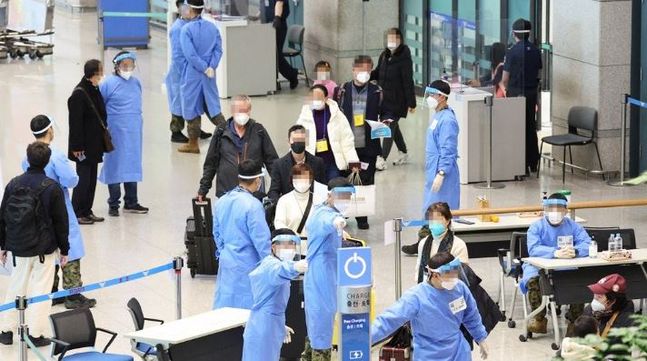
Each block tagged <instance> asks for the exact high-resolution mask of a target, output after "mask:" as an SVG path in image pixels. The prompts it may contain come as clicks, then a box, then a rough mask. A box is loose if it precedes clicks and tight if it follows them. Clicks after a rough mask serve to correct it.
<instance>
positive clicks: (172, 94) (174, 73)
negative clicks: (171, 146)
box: [164, 0, 211, 143]
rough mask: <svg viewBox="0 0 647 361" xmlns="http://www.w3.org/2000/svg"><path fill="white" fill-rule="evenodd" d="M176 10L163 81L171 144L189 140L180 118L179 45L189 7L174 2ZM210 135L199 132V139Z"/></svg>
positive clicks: (183, 61)
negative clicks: (168, 63)
mask: <svg viewBox="0 0 647 361" xmlns="http://www.w3.org/2000/svg"><path fill="white" fill-rule="evenodd" d="M175 4H176V6H177V9H178V17H177V19H175V21H174V22H173V25H172V26H171V29H170V30H169V33H168V36H169V45H170V47H171V64H170V65H169V69H168V73H167V74H166V78H165V80H164V82H165V84H166V95H167V97H168V105H169V111H170V112H171V125H170V129H171V142H173V143H188V142H189V138H187V137H186V136H185V135H184V134H182V129H184V118H183V117H182V98H181V97H180V81H181V80H182V71H183V70H184V67H185V66H186V58H185V57H184V53H183V52H182V46H181V45H180V32H181V31H182V27H183V26H184V25H186V23H187V20H186V18H187V17H188V16H189V15H188V11H189V6H188V5H185V4H184V0H177V1H176V2H175ZM210 136H211V133H207V132H204V131H200V138H201V139H207V138H209V137H210Z"/></svg>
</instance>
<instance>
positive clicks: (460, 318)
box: [371, 281, 487, 361]
mask: <svg viewBox="0 0 647 361" xmlns="http://www.w3.org/2000/svg"><path fill="white" fill-rule="evenodd" d="M461 297H462V298H463V299H464V300H465V305H466V307H465V309H464V310H462V311H458V310H457V312H456V313H454V312H453V311H452V309H451V307H450V304H451V303H452V302H454V301H456V300H460V298H461ZM406 322H411V331H412V333H413V358H412V360H433V361H471V360H472V352H471V350H470V346H469V344H468V343H467V341H466V340H465V337H464V336H463V333H462V332H461V330H460V327H461V324H462V325H465V328H466V329H467V330H468V331H469V333H470V334H471V335H472V337H473V338H474V340H476V342H477V343H478V342H481V341H483V340H485V338H486V337H487V332H486V330H485V327H484V326H483V322H482V321H481V316H480V314H479V312H478V308H477V306H476V301H474V297H472V294H471V292H470V290H469V288H467V286H466V285H465V284H464V283H463V282H462V281H460V282H458V284H457V285H456V287H455V288H454V289H453V290H451V291H448V290H444V289H442V290H440V289H436V288H434V287H433V286H432V285H430V284H429V283H428V282H423V283H420V284H418V285H417V286H414V287H413V288H411V289H410V290H408V291H407V292H406V293H405V294H404V295H403V296H402V298H400V299H399V300H398V301H397V302H396V303H395V304H394V305H393V306H391V307H389V308H388V309H387V310H386V311H384V313H382V314H381V315H380V316H378V317H377V318H376V319H375V321H373V324H372V325H371V342H372V343H376V342H380V341H382V340H384V339H385V338H387V337H389V336H390V335H391V334H393V333H394V332H395V331H396V330H397V329H398V328H399V327H400V326H402V325H404V324H405V323H406Z"/></svg>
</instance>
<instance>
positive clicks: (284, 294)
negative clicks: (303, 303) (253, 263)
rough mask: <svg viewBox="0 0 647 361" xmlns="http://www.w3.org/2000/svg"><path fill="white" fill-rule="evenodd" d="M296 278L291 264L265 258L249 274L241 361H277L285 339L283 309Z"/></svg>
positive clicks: (273, 257)
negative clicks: (248, 305) (250, 295)
mask: <svg viewBox="0 0 647 361" xmlns="http://www.w3.org/2000/svg"><path fill="white" fill-rule="evenodd" d="M297 276H299V272H298V271H297V270H295V269H294V262H292V261H283V262H282V261H281V260H280V259H278V258H277V257H275V256H274V255H269V256H267V257H265V258H263V260H262V261H261V264H260V265H259V266H258V267H256V269H255V270H253V271H252V272H251V273H250V274H249V280H250V282H251V284H252V293H253V294H254V306H253V307H252V312H251V314H250V315H249V320H248V321H247V325H246V326H245V333H244V334H243V338H244V340H245V343H244V346H243V361H278V360H279V358H280V357H281V346H282V344H283V339H284V338H285V308H286V307H287V305H288V300H289V298H290V281H291V280H292V279H293V278H296V277H297Z"/></svg>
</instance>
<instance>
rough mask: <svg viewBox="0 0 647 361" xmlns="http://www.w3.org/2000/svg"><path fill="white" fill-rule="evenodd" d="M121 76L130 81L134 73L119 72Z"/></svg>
mask: <svg viewBox="0 0 647 361" xmlns="http://www.w3.org/2000/svg"><path fill="white" fill-rule="evenodd" d="M119 75H121V77H122V78H124V79H125V80H128V79H130V77H131V76H133V72H132V71H119Z"/></svg>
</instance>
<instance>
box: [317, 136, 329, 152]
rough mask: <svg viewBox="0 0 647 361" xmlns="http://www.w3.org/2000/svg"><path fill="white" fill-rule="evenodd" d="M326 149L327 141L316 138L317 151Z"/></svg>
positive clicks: (325, 150)
mask: <svg viewBox="0 0 647 361" xmlns="http://www.w3.org/2000/svg"><path fill="white" fill-rule="evenodd" d="M327 151H328V141H327V140H326V139H319V140H317V153H323V152H327Z"/></svg>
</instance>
